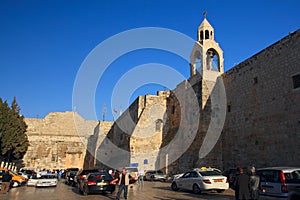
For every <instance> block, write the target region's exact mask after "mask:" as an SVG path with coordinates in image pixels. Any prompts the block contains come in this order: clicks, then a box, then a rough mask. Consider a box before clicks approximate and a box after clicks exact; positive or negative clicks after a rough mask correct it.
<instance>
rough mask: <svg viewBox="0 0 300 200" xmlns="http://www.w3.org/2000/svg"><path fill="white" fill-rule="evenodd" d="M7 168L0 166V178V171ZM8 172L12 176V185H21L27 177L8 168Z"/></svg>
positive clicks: (0, 172) (0, 175)
mask: <svg viewBox="0 0 300 200" xmlns="http://www.w3.org/2000/svg"><path fill="white" fill-rule="evenodd" d="M7 170H8V169H6V168H2V167H0V179H2V173H3V172H4V171H5V172H6V171H7ZM9 174H10V175H11V176H12V186H14V187H15V186H21V185H25V184H26V181H27V179H26V178H25V177H23V176H21V175H18V174H17V173H16V172H14V171H12V170H9Z"/></svg>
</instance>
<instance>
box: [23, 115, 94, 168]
mask: <svg viewBox="0 0 300 200" xmlns="http://www.w3.org/2000/svg"><path fill="white" fill-rule="evenodd" d="M25 122H26V124H27V125H28V129H27V136H28V140H29V143H30V146H29V148H28V151H27V153H26V154H25V156H24V158H23V160H24V164H25V167H33V168H39V169H43V168H46V169H60V168H68V167H79V168H82V167H83V165H84V158H85V155H86V144H87V139H88V138H89V137H90V136H91V135H93V134H94V131H95V127H96V126H97V124H98V121H91V120H84V119H82V118H81V117H80V116H79V115H78V114H77V113H74V112H52V113H49V114H48V115H47V116H46V117H45V118H44V119H36V118H26V119H25Z"/></svg>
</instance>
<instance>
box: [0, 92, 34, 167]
mask: <svg viewBox="0 0 300 200" xmlns="http://www.w3.org/2000/svg"><path fill="white" fill-rule="evenodd" d="M26 129H27V125H26V123H25V121H24V116H22V115H20V107H19V106H18V104H17V101H16V97H14V100H13V102H12V104H11V107H9V105H8V103H7V101H4V102H3V101H2V99H1V98H0V157H1V160H3V161H6V162H11V161H13V160H18V159H22V158H23V156H24V155H25V153H26V151H27V149H28V146H29V141H28V138H27V135H26Z"/></svg>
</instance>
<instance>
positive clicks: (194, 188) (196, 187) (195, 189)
mask: <svg viewBox="0 0 300 200" xmlns="http://www.w3.org/2000/svg"><path fill="white" fill-rule="evenodd" d="M193 193H195V194H199V193H201V190H200V188H199V186H198V185H197V184H194V185H193Z"/></svg>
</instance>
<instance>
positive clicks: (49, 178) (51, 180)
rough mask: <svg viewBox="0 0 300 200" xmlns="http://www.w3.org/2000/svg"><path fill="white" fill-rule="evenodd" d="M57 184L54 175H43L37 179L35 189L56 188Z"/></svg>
mask: <svg viewBox="0 0 300 200" xmlns="http://www.w3.org/2000/svg"><path fill="white" fill-rule="evenodd" d="M57 182H58V179H57V176H56V175H55V174H45V175H41V177H40V178H38V180H37V182H36V184H35V187H56V186H57Z"/></svg>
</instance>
